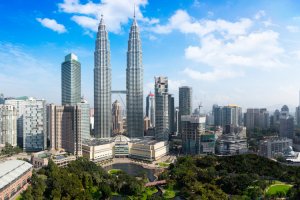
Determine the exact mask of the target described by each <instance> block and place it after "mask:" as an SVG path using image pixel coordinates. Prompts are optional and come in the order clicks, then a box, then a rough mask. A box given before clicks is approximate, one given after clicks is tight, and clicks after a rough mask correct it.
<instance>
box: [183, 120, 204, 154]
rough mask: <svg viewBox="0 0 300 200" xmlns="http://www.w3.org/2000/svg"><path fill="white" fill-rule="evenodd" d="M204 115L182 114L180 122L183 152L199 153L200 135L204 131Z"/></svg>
mask: <svg viewBox="0 0 300 200" xmlns="http://www.w3.org/2000/svg"><path fill="white" fill-rule="evenodd" d="M205 120H206V117H205V116H200V115H183V116H181V123H182V132H181V139H182V150H183V153H184V154H199V153H200V152H201V148H200V143H201V135H203V134H204V133H205V123H206V122H205Z"/></svg>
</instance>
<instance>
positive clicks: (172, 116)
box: [168, 94, 176, 134]
mask: <svg viewBox="0 0 300 200" xmlns="http://www.w3.org/2000/svg"><path fill="white" fill-rule="evenodd" d="M168 98H169V99H168V101H169V102H168V103H169V104H168V106H169V108H168V110H169V113H168V115H169V132H170V134H174V133H175V132H176V129H175V99H174V97H173V95H172V94H169V96H168Z"/></svg>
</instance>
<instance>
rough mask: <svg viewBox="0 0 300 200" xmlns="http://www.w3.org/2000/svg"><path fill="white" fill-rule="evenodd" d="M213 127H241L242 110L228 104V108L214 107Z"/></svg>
mask: <svg viewBox="0 0 300 200" xmlns="http://www.w3.org/2000/svg"><path fill="white" fill-rule="evenodd" d="M213 113H214V125H215V126H222V127H225V126H226V125H233V126H241V125H242V124H243V119H242V118H243V115H242V108H241V107H239V106H237V105H233V104H230V105H228V106H218V105H214V107H213Z"/></svg>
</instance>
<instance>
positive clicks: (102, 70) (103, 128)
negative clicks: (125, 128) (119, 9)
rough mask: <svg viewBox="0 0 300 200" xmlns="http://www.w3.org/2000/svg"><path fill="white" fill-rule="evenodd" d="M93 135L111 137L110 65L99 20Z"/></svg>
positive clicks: (105, 41) (95, 58) (101, 23)
mask: <svg viewBox="0 0 300 200" xmlns="http://www.w3.org/2000/svg"><path fill="white" fill-rule="evenodd" d="M94 62H95V68H94V112H95V113H94V134H95V137H96V138H108V137H110V136H111V127H112V124H111V120H112V119H111V65H110V45H109V39H108V33H107V31H106V26H105V24H104V20H103V16H102V18H101V21H100V24H99V27H98V33H97V39H96V44H95V53H94Z"/></svg>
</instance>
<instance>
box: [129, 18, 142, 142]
mask: <svg viewBox="0 0 300 200" xmlns="http://www.w3.org/2000/svg"><path fill="white" fill-rule="evenodd" d="M126 91H127V95H126V104H127V106H126V107H127V134H128V136H129V137H130V138H134V137H143V136H144V117H143V64H142V45H141V38H140V32H139V27H138V25H137V22H136V19H135V18H134V20H133V23H132V26H131V29H130V34H129V40H128V51H127V69H126Z"/></svg>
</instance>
